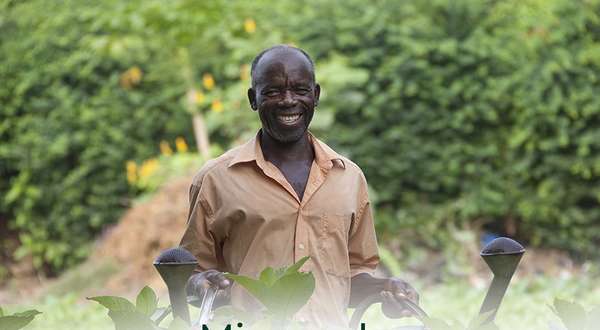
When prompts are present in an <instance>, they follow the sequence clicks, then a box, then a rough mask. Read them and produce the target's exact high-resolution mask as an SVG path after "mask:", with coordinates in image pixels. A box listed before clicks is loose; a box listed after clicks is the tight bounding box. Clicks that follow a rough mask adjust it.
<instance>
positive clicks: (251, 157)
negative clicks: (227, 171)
mask: <svg viewBox="0 0 600 330" xmlns="http://www.w3.org/2000/svg"><path fill="white" fill-rule="evenodd" d="M259 136H260V131H258V133H257V134H256V135H255V136H254V137H253V138H252V139H251V140H249V141H248V142H246V143H245V144H244V145H242V146H241V147H240V149H239V152H238V153H237V155H235V156H234V157H233V159H231V161H230V162H229V167H231V166H233V165H235V164H238V163H247V162H252V161H255V162H256V163H257V164H258V165H259V166H261V164H262V163H263V162H265V158H264V156H263V153H262V149H261V147H260V139H259ZM308 138H309V139H310V141H311V143H312V145H313V150H314V151H315V162H316V163H317V165H318V166H319V167H321V168H324V169H328V170H329V169H331V168H332V167H334V166H339V167H340V168H342V169H345V168H346V164H345V163H344V159H343V158H342V156H340V155H339V154H338V153H337V152H335V151H334V150H333V149H331V148H330V147H329V146H328V145H326V144H325V143H323V142H322V141H320V140H319V139H317V138H316V137H314V135H312V133H310V132H308Z"/></svg>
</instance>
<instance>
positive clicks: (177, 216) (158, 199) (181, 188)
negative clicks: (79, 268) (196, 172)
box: [90, 177, 192, 293]
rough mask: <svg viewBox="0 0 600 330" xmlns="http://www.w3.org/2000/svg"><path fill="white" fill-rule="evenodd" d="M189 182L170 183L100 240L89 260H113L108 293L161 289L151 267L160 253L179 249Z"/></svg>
mask: <svg viewBox="0 0 600 330" xmlns="http://www.w3.org/2000/svg"><path fill="white" fill-rule="evenodd" d="M191 182H192V179H191V177H186V178H178V179H174V180H172V181H170V182H169V183H167V184H166V185H164V186H163V187H162V188H161V189H160V190H159V191H158V192H157V193H155V194H154V195H153V196H152V197H151V198H150V199H148V200H146V201H143V202H140V203H139V204H136V205H134V206H133V207H132V208H130V209H129V210H128V211H127V212H126V213H125V214H124V216H123V217H122V219H121V221H119V223H118V224H117V225H115V226H114V227H112V228H111V229H110V230H108V231H107V232H106V233H105V234H104V235H103V237H102V238H101V239H100V240H99V242H98V245H97V248H96V249H95V251H94V252H93V254H92V256H91V257H90V258H91V259H92V260H94V259H106V258H108V259H112V260H114V261H115V262H116V263H117V266H118V268H119V271H118V272H116V273H115V274H114V275H112V276H111V277H110V278H109V279H108V282H107V283H106V286H105V289H106V290H107V291H109V292H115V293H131V292H132V291H137V290H139V286H140V285H143V284H148V285H150V286H151V287H153V288H160V287H162V286H164V285H163V283H162V280H161V279H160V277H159V276H158V273H157V272H156V270H155V269H154V266H153V265H152V263H153V261H154V259H155V258H156V257H157V256H158V255H159V254H160V252H161V251H162V250H164V249H167V248H171V247H174V246H177V245H179V240H180V239H181V236H182V235H183V232H184V230H185V226H186V221H187V213H188V207H189V205H188V192H189V186H190V183H191Z"/></svg>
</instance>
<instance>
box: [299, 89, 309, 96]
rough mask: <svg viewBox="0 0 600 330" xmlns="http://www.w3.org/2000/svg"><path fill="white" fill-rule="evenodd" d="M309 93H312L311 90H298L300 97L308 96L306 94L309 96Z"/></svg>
mask: <svg viewBox="0 0 600 330" xmlns="http://www.w3.org/2000/svg"><path fill="white" fill-rule="evenodd" d="M309 92H310V90H309V89H306V88H299V89H296V94H299V95H306V94H308V93H309Z"/></svg>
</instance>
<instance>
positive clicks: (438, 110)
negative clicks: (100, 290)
mask: <svg viewBox="0 0 600 330" xmlns="http://www.w3.org/2000/svg"><path fill="white" fill-rule="evenodd" d="M0 8H1V14H0V59H1V62H0V81H2V84H1V85H0V106H1V110H0V141H2V142H1V144H0V173H1V179H0V199H1V201H0V219H2V221H5V222H7V224H8V227H9V228H11V230H12V233H15V234H16V235H17V237H18V240H19V242H20V246H19V248H18V249H17V250H16V251H15V252H14V255H13V257H16V258H19V257H24V256H28V255H31V256H33V257H34V261H35V264H36V266H37V267H38V268H39V269H41V270H43V271H45V272H46V273H53V272H57V271H60V270H61V269H63V268H64V267H66V266H69V265H72V264H74V263H76V262H78V261H79V260H81V259H83V258H84V257H85V256H86V254H87V248H88V247H89V242H91V240H93V238H94V236H95V235H97V234H98V233H99V232H100V231H101V230H102V228H104V227H105V226H107V225H109V224H111V223H114V222H115V221H116V220H118V217H119V215H120V214H121V212H122V211H123V210H124V209H125V208H126V207H127V206H128V205H129V204H130V203H131V199H132V198H134V197H135V196H136V195H137V194H138V193H139V191H138V190H136V189H134V188H132V187H131V186H130V185H128V183H127V171H126V163H127V161H132V160H133V161H137V162H141V161H142V160H144V159H148V158H150V157H153V156H156V155H158V154H159V153H160V148H159V143H160V141H163V140H167V141H173V140H174V139H175V138H176V137H178V136H182V137H185V139H186V140H187V141H188V142H190V145H193V143H192V141H193V132H192V127H191V116H190V113H188V112H186V109H187V108H186V106H185V104H186V98H187V95H188V93H189V90H190V89H191V88H194V89H196V90H198V91H199V92H201V93H202V96H203V97H204V98H205V99H204V100H203V101H200V102H198V103H199V107H198V111H201V112H202V113H203V114H204V116H205V118H206V120H207V124H208V129H209V132H210V137H211V141H212V142H213V143H215V144H218V145H219V146H220V147H221V148H222V149H225V148H227V147H229V146H231V145H232V144H236V143H238V142H239V141H240V140H243V139H244V138H245V137H247V136H249V135H252V134H254V132H255V130H256V128H257V127H258V120H257V119H256V118H255V117H256V116H255V114H253V113H252V112H251V111H249V110H248V107H247V105H246V101H245V96H244V95H245V89H246V88H247V86H248V85H249V81H248V66H247V65H248V64H249V63H250V61H251V60H252V58H253V56H254V55H255V54H256V53H258V52H259V51H260V50H261V49H263V48H266V47H268V46H270V45H272V44H275V43H293V44H295V45H297V46H299V47H302V48H304V49H306V50H307V51H308V52H309V53H310V54H311V55H313V56H314V58H315V59H316V61H317V78H318V80H319V81H320V82H321V83H322V85H323V87H324V95H323V102H322V103H321V105H320V107H319V109H318V112H317V116H316V117H315V123H314V127H313V129H314V130H315V131H317V134H318V135H320V136H323V137H324V138H325V139H326V140H327V141H328V142H330V143H331V144H333V145H335V146H336V147H337V148H338V149H339V150H340V151H343V153H345V154H347V155H349V156H350V157H351V158H352V159H353V160H354V161H356V162H357V163H358V164H359V165H360V166H361V167H362V168H363V170H364V171H365V173H366V175H367V178H368V180H369V183H370V184H371V188H372V189H373V194H372V196H373V199H374V201H375V207H376V209H377V211H378V229H379V232H380V236H381V237H382V239H383V240H386V239H390V238H392V237H393V236H399V237H403V236H404V237H407V236H409V234H410V236H411V237H416V238H417V239H418V240H419V241H420V242H421V243H423V244H425V245H426V246H429V247H433V248H439V247H440V246H442V245H443V244H444V242H445V241H446V240H447V239H448V232H449V230H451V228H455V227H457V228H475V229H481V228H484V229H486V230H491V231H494V232H498V233H501V234H509V235H511V236H515V237H517V238H519V239H521V240H525V241H527V242H528V243H529V244H532V245H542V246H547V247H558V248H563V249H567V250H569V251H571V252H573V253H575V254H577V255H579V256H581V257H590V256H593V255H597V249H594V247H595V246H597V244H598V243H599V242H600V230H599V229H600V225H599V224H600V213H599V212H600V208H599V207H598V206H599V205H598V204H599V203H600V185H599V180H598V178H599V177H600V158H599V157H600V154H599V153H598V151H599V147H600V130H599V128H600V127H599V119H600V117H599V114H600V90H599V89H600V88H599V87H598V86H599V84H598V79H599V75H600V40H599V39H600V16H599V13H600V2H599V1H598V0H588V1H583V0H576V1H569V0H551V1H542V0H527V1H513V0H507V1H482V0H481V1H475V0H456V1H450V0H433V1H413V2H407V1H404V2H400V1H391V0H390V1H385V0H380V1H374V2H372V3H371V4H370V5H368V6H367V5H366V4H365V3H364V2H363V1H357V0H348V1H324V0H310V1H306V2H303V3H296V2H293V1H279V2H276V3H273V2H270V1H252V2H247V1H224V0H222V1H210V2H208V1H201V2H199V1H190V0H186V1H184V0H179V1H169V2H164V1H141V0H134V1H129V2H127V3H124V2H121V1H116V0H105V1H102V2H99V3H89V2H81V1H75V0H68V1H64V2H61V3H55V2H43V1H40V0H31V1H3V2H1V5H0ZM290 13H293V15H290ZM206 74H210V75H211V76H212V77H214V81H215V86H214V87H213V88H210V89H209V88H207V87H206V86H203V77H204V76H205V75H206ZM217 101H218V102H219V103H220V104H221V108H216V107H215V106H214V105H215V102H217ZM218 109H221V110H218ZM0 240H2V241H3V244H4V242H5V241H7V240H8V238H7V234H6V231H4V236H3V235H2V234H0Z"/></svg>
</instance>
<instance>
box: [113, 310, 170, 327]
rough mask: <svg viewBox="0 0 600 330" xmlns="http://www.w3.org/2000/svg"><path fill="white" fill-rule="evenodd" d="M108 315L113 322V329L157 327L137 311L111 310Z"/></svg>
mask: <svg viewBox="0 0 600 330" xmlns="http://www.w3.org/2000/svg"><path fill="white" fill-rule="evenodd" d="M108 316H109V317H110V318H111V319H112V321H113V323H114V324H115V330H154V329H160V328H158V327H157V326H156V325H155V324H154V322H152V320H150V318H149V317H148V316H146V315H144V314H142V313H140V312H138V311H135V310H134V311H125V310H111V311H109V312H108Z"/></svg>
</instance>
